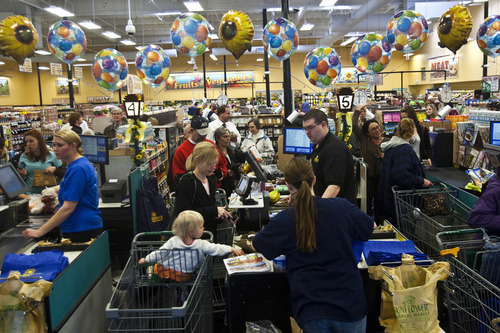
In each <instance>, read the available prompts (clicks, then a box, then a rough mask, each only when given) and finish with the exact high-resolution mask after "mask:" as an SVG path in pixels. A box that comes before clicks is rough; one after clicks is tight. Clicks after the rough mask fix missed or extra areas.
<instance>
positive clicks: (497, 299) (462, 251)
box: [436, 229, 500, 333]
mask: <svg viewBox="0 0 500 333" xmlns="http://www.w3.org/2000/svg"><path fill="white" fill-rule="evenodd" d="M436 240H437V242H438V244H439V246H440V248H441V249H442V251H441V254H442V255H444V256H445V257H444V258H445V259H446V260H447V261H448V262H449V263H450V270H451V272H452V273H453V274H452V277H450V278H449V279H448V280H447V282H446V283H445V286H446V290H447V294H446V299H447V307H448V315H449V318H450V331H451V332H467V333H469V332H480V333H483V332H484V333H486V332H500V326H499V323H500V288H499V287H498V285H495V284H493V283H492V281H494V279H498V270H499V264H500V253H498V252H495V251H490V250H488V247H487V244H489V243H490V239H489V236H488V235H487V234H486V232H485V231H484V229H463V230H453V231H444V232H440V233H438V234H437V235H436ZM497 251H498V250H497ZM488 254H494V255H493V256H490V257H491V258H493V260H492V261H491V260H490V261H489V262H488V261H486V262H485V261H484V260H483V259H488ZM485 255H486V257H485Z"/></svg>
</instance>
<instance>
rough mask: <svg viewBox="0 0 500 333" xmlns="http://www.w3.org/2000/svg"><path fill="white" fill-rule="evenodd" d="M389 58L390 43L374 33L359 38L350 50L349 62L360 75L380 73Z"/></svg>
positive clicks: (390, 54)
mask: <svg viewBox="0 0 500 333" xmlns="http://www.w3.org/2000/svg"><path fill="white" fill-rule="evenodd" d="M405 25H406V23H405ZM388 30H389V29H388ZM391 56H392V52H391V43H389V41H388V40H387V38H385V37H383V36H382V35H380V34H376V33H369V34H366V35H363V36H361V37H359V38H358V40H357V41H355V42H354V44H353V45H352V48H351V61H352V63H353V65H354V67H356V68H357V69H358V70H359V71H360V72H362V73H367V74H377V73H380V72H381V71H383V70H384V68H386V67H387V65H388V64H389V61H391Z"/></svg>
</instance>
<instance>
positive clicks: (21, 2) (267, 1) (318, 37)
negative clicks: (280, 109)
mask: <svg viewBox="0 0 500 333" xmlns="http://www.w3.org/2000/svg"><path fill="white" fill-rule="evenodd" d="M283 1H285V0H283ZM320 2H321V0H289V8H290V13H289V19H290V20H291V21H292V22H293V23H295V24H296V25H297V27H298V28H300V27H301V26H302V24H303V23H304V22H305V21H306V22H308V23H313V24H314V28H313V29H312V30H311V31H299V36H300V44H312V45H321V44H323V45H324V44H327V45H334V44H337V45H338V44H340V42H342V40H343V39H346V37H344V36H345V34H347V33H348V32H356V31H358V32H371V31H379V32H383V33H384V35H385V27H386V25H387V22H388V21H389V19H390V18H391V17H392V16H393V15H394V14H395V13H397V12H398V11H400V10H403V9H415V7H416V4H417V7H418V8H424V10H425V13H424V12H422V14H423V15H424V16H426V18H427V19H428V20H429V19H430V18H432V17H439V16H440V15H441V14H442V13H443V12H444V10H441V9H439V10H436V9H437V8H441V7H443V8H448V7H451V6H453V5H454V4H456V3H458V2H457V1H439V2H438V1H436V0H426V1H423V2H417V1H415V0H338V1H337V3H336V4H335V7H333V8H330V9H325V8H324V7H320V6H319V4H320ZM1 3H2V6H1V7H0V11H1V12H0V19H3V18H5V17H7V16H9V15H13V14H20V15H25V16H27V17H28V18H30V19H31V20H32V21H33V23H34V24H35V27H36V28H37V31H38V33H39V35H40V36H41V37H42V38H40V42H39V45H38V47H39V48H43V49H45V50H47V39H46V34H47V31H48V28H49V27H50V25H52V24H53V23H55V22H56V21H58V20H60V18H59V17H58V16H55V15H53V14H50V13H48V12H46V11H44V10H43V8H44V7H47V6H48V5H56V6H60V7H63V8H65V9H67V10H69V11H72V12H73V13H75V15H76V16H75V17H71V18H69V19H70V20H71V21H73V22H75V23H78V22H80V21H83V20H94V21H95V22H96V23H97V24H99V25H101V26H102V29H101V30H86V29H84V31H85V34H86V36H87V41H88V47H87V52H86V58H88V59H91V58H93V56H94V54H95V53H96V52H98V51H99V50H101V49H103V48H106V47H112V48H116V49H118V50H120V51H134V48H133V47H130V46H125V45H123V44H121V43H120V42H119V40H111V39H108V38H106V37H104V36H102V34H101V32H102V31H104V30H111V31H115V32H116V33H118V34H119V35H121V36H122V38H126V37H128V36H127V34H126V32H125V26H126V24H127V20H128V18H129V5H128V3H130V16H131V18H132V21H133V24H134V25H135V27H136V33H135V35H134V36H132V39H133V40H135V42H136V43H137V45H146V44H151V43H152V44H158V45H160V46H162V47H163V48H165V49H169V48H172V43H171V39H170V27H171V25H172V23H173V21H174V20H175V18H176V17H177V16H173V15H156V13H162V12H163V13H164V12H171V11H176V12H187V11H188V10H187V9H186V7H185V6H184V4H183V0H170V1H168V0H1ZM281 3H282V1H280V0H200V4H201V5H202V6H203V8H204V9H205V10H204V11H203V12H199V14H201V15H203V16H204V17H205V18H206V19H207V20H208V21H209V22H210V23H211V24H212V26H213V27H215V30H216V32H217V30H218V26H219V24H220V21H221V18H222V16H223V15H224V14H225V13H226V12H227V11H228V10H241V11H243V12H244V13H246V14H247V15H249V16H250V18H251V20H252V22H253V25H254V28H255V36H254V43H253V44H254V46H259V45H261V41H260V40H261V39H262V30H263V26H264V25H265V24H264V22H263V15H262V13H263V9H264V8H266V9H268V12H267V19H268V20H270V19H272V18H273V17H282V16H283V15H282V13H281V11H280V10H270V9H271V8H281ZM438 4H439V5H441V6H438ZM347 6H350V8H351V9H348V7H347ZM433 8H434V10H433ZM265 23H267V22H265ZM222 47H223V45H222V43H221V42H220V40H214V41H213V43H212V48H222ZM39 61H43V60H41V59H40V60H39Z"/></svg>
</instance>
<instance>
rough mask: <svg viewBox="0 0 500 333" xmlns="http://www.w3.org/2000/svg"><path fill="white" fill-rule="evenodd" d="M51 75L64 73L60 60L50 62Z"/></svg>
mask: <svg viewBox="0 0 500 333" xmlns="http://www.w3.org/2000/svg"><path fill="white" fill-rule="evenodd" d="M50 75H52V76H62V75H63V69H62V64H60V63H58V62H51V63H50Z"/></svg>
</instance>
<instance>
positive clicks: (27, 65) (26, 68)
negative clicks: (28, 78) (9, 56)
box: [19, 58, 33, 73]
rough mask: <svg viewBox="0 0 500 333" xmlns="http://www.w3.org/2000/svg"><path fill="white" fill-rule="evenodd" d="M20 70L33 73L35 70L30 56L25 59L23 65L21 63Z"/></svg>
mask: <svg viewBox="0 0 500 333" xmlns="http://www.w3.org/2000/svg"><path fill="white" fill-rule="evenodd" d="M19 71H20V72H23V73H32V72H33V67H32V63H31V59H30V58H26V59H24V62H23V64H22V65H19Z"/></svg>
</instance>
